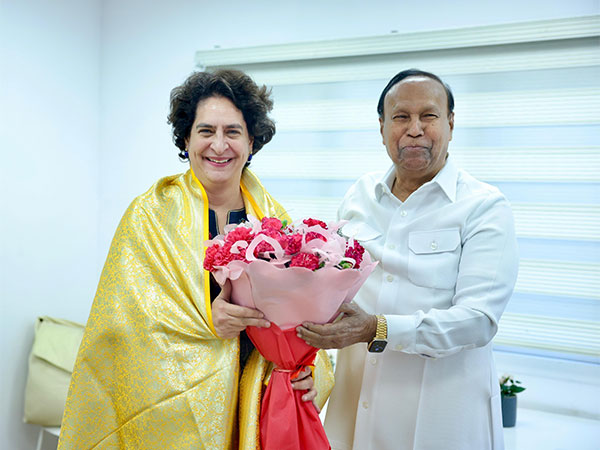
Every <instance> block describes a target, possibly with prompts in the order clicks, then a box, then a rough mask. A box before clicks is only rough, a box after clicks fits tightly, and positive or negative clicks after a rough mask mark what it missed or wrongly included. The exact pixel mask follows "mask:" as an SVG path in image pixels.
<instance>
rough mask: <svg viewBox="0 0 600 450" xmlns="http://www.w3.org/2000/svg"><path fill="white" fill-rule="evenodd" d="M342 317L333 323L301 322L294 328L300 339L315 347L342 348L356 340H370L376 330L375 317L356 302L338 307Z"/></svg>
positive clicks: (354, 342)
mask: <svg viewBox="0 0 600 450" xmlns="http://www.w3.org/2000/svg"><path fill="white" fill-rule="evenodd" d="M339 313H344V315H343V316H342V318H341V319H340V320H338V321H336V322H334V323H327V324H325V325H316V324H313V323H303V324H302V325H301V326H299V327H298V328H296V333H297V334H298V337H299V338H300V339H303V340H304V341H305V342H306V343H307V344H309V345H312V346H313V347H317V348H344V347H348V346H349V345H352V344H356V343H357V342H371V341H372V340H373V338H374V337H375V331H376V330H377V318H376V317H375V316H374V315H371V314H367V313H366V312H364V311H363V310H362V309H361V308H360V307H359V306H358V305H357V304H356V303H344V304H342V306H340V309H338V314H339Z"/></svg>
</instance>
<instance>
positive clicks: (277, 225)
mask: <svg viewBox="0 0 600 450" xmlns="http://www.w3.org/2000/svg"><path fill="white" fill-rule="evenodd" d="M260 223H261V228H262V229H263V230H273V231H279V230H281V226H282V223H281V220H279V219H278V218H277V217H263V218H262V220H261V221H260Z"/></svg>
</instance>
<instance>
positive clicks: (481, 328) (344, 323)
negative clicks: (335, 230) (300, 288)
mask: <svg viewBox="0 0 600 450" xmlns="http://www.w3.org/2000/svg"><path fill="white" fill-rule="evenodd" d="M453 108H454V98H453V95H452V92H451V90H450V88H449V87H448V86H447V85H445V84H444V83H443V82H442V81H441V80H440V79H439V78H438V77H437V76H436V75H434V74H431V73H428V72H423V71H420V70H414V69H411V70H406V71H403V72H400V73H399V74H397V75H396V76H395V77H394V78H392V80H391V81H390V82H389V83H388V85H387V86H386V87H385V89H384V90H383V92H382V94H381V97H380V99H379V104H378V108H377V109H378V113H379V124H380V130H381V136H382V137H383V144H384V145H385V147H386V149H387V152H388V155H389V157H390V159H391V160H392V162H393V165H392V167H391V168H390V169H389V170H388V172H387V173H386V174H385V175H383V174H367V175H365V176H363V177H362V178H360V179H359V180H358V181H357V182H356V184H354V186H353V187H352V188H351V189H350V190H349V191H348V193H347V194H346V196H345V198H344V200H343V202H342V204H341V206H340V209H339V217H340V219H346V220H348V221H349V222H348V223H347V224H346V225H345V226H344V227H343V232H344V234H346V235H347V236H351V237H354V238H355V239H357V240H358V241H360V242H361V243H362V244H363V245H364V247H365V248H366V249H367V250H368V251H369V252H370V253H371V255H372V256H373V257H374V259H377V260H379V261H380V263H379V265H378V266H377V267H376V269H375V271H374V272H373V274H372V275H371V276H370V277H369V279H368V280H367V282H366V283H365V285H364V286H363V287H362V289H361V290H360V291H359V293H358V295H357V296H356V298H355V302H356V303H352V304H349V305H344V306H342V308H340V311H341V312H343V313H344V316H343V318H342V319H341V320H339V321H337V322H336V323H334V324H327V325H315V324H304V326H302V327H299V328H298V335H299V336H300V337H301V338H303V339H304V340H305V341H306V342H308V343H309V344H312V345H315V346H317V347H320V348H339V349H341V350H340V351H339V352H338V356H337V368H336V374H335V375H336V386H335V388H334V390H333V393H332V396H331V398H330V401H329V405H328V409H327V417H326V421H325V428H326V431H327V433H328V436H329V438H330V441H331V445H332V447H333V448H334V449H358V450H368V449H373V450H375V449H376V450H385V449H393V450H404V449H415V450H486V449H493V450H498V449H502V448H503V447H504V445H503V437H502V423H501V411H500V396H499V386H498V377H497V374H496V370H495V366H494V361H493V356H492V344H491V340H492V338H493V337H494V335H495V333H496V331H497V329H498V321H499V319H500V316H501V314H502V312H503V311H504V308H505V307H506V304H507V302H508V300H509V298H510V296H511V293H512V290H513V287H514V283H515V280H516V276H517V266H518V258H517V246H516V239H515V232H514V224H513V218H512V213H511V210H510V206H509V204H508V202H507V201H506V199H505V198H504V197H503V195H502V194H501V193H500V192H499V191H498V190H497V189H496V188H494V187H492V186H489V185H487V184H485V183H482V182H480V181H477V180H476V179H474V178H473V177H471V176H470V175H469V174H467V173H466V172H465V171H463V170H460V169H458V168H457V167H456V166H455V164H454V162H453V161H452V158H451V157H449V155H448V144H449V142H450V140H451V139H452V131H453V129H454V113H453Z"/></svg>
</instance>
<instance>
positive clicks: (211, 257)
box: [203, 244, 220, 272]
mask: <svg viewBox="0 0 600 450" xmlns="http://www.w3.org/2000/svg"><path fill="white" fill-rule="evenodd" d="M219 247H220V245H219V244H214V245H211V246H210V247H208V248H207V249H206V256H205V257H204V264H203V266H204V270H209V271H211V272H213V271H214V268H215V267H214V266H215V264H214V262H215V255H216V254H217V253H219Z"/></svg>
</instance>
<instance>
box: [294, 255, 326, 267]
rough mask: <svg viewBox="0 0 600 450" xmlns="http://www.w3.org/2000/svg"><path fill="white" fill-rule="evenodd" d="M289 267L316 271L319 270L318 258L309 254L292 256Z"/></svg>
mask: <svg viewBox="0 0 600 450" xmlns="http://www.w3.org/2000/svg"><path fill="white" fill-rule="evenodd" d="M290 267H306V268H307V269H310V270H317V269H318V268H319V257H318V256H317V255H313V254H311V253H298V254H297V255H295V256H292V261H291V262H290Z"/></svg>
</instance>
